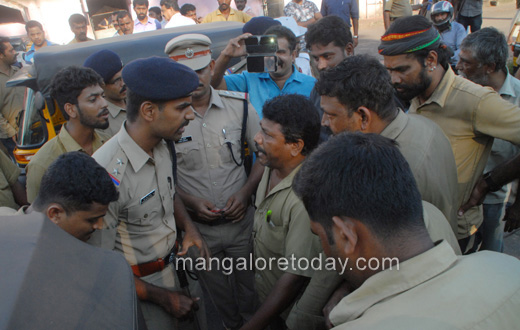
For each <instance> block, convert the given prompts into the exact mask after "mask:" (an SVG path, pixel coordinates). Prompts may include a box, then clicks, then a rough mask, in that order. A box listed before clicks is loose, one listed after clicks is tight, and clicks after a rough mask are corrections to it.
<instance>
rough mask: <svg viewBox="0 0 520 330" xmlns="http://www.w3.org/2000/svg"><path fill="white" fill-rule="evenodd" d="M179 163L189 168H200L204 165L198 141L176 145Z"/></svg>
mask: <svg viewBox="0 0 520 330" xmlns="http://www.w3.org/2000/svg"><path fill="white" fill-rule="evenodd" d="M175 153H176V155H177V165H179V166H182V167H183V168H185V169H189V170H200V169H201V168H202V167H203V164H202V155H201V151H200V146H199V144H198V143H197V142H196V141H189V142H183V143H179V144H176V145H175Z"/></svg>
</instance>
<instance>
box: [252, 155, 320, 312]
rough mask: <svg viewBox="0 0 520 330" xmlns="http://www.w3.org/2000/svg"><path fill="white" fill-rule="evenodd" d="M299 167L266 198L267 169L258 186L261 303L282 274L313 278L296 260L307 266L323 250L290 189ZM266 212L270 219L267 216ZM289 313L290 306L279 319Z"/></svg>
mask: <svg viewBox="0 0 520 330" xmlns="http://www.w3.org/2000/svg"><path fill="white" fill-rule="evenodd" d="M300 167H301V164H300V165H299V166H298V167H297V168H295V169H294V170H293V171H292V172H291V174H289V175H288V176H287V177H285V178H284V179H283V180H282V181H281V182H280V183H278V185H276V186H275V187H274V188H272V189H271V191H270V192H269V194H267V196H266V194H265V193H266V190H267V186H268V184H269V177H270V174H271V170H270V169H269V168H268V167H266V168H265V170H264V174H263V176H262V180H261V181H260V184H259V185H258V190H257V192H256V207H257V210H256V212H255V222H254V227H253V235H254V252H255V260H256V266H258V267H257V268H256V270H255V287H256V290H257V292H258V296H259V298H260V302H263V301H264V300H265V298H266V297H267V296H268V295H269V293H270V292H271V290H272V289H273V287H274V285H275V283H276V282H277V281H278V280H279V279H280V277H281V276H282V275H283V274H284V273H291V274H296V275H300V276H305V277H312V274H313V269H312V267H310V266H309V267H307V268H304V267H305V263H304V262H302V268H300V266H299V265H298V260H300V259H306V260H307V261H308V262H309V263H310V262H311V260H312V259H313V258H317V257H318V256H319V253H320V252H321V251H322V248H321V245H320V242H319V239H318V237H317V236H316V235H314V234H313V233H312V232H311V228H310V219H309V215H308V214H307V211H306V210H305V207H304V206H303V202H302V201H301V200H300V199H299V198H298V197H296V195H295V194H294V191H293V190H292V188H291V186H292V181H293V178H294V176H295V175H296V173H297V172H298V171H299V170H300ZM269 210H270V211H271V215H270V216H268V214H267V213H268V211H269ZM259 258H262V259H263V260H264V261H265V262H266V263H267V267H265V268H264V269H261V267H262V266H263V263H262V262H258V259H259ZM280 258H284V259H286V260H288V264H286V265H283V264H278V260H279V259H280ZM270 260H272V265H271V266H269V264H268V263H269V262H270ZM291 260H295V262H292V261H291ZM291 306H292V305H291ZM290 310H291V307H289V308H288V309H287V310H285V312H284V313H282V314H281V315H280V316H281V317H282V318H284V319H285V318H287V315H288V313H289V311H290Z"/></svg>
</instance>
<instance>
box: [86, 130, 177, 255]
mask: <svg viewBox="0 0 520 330" xmlns="http://www.w3.org/2000/svg"><path fill="white" fill-rule="evenodd" d="M92 157H94V159H95V160H96V161H97V162H98V163H99V164H100V165H101V166H103V167H104V168H106V170H107V172H108V173H109V174H110V176H111V177H112V180H113V181H114V184H115V185H116V186H117V188H118V191H119V199H118V200H117V201H116V202H112V203H110V205H109V207H108V212H107V214H106V216H105V223H106V228H104V229H102V230H98V231H96V232H95V233H94V234H93V235H92V238H91V239H90V240H89V243H90V244H92V245H95V246H99V247H102V248H105V249H110V250H116V251H119V252H121V253H123V254H124V256H125V258H126V260H127V261H128V263H129V264H130V265H136V264H142V263H146V262H150V261H154V260H157V259H158V258H164V257H165V256H166V255H167V254H168V253H169V252H170V250H171V249H172V248H173V246H174V245H175V239H176V227H175V218H174V215H173V198H174V194H175V188H174V186H173V174H172V161H171V155H170V151H169V149H168V147H167V145H166V142H164V141H163V140H162V141H161V142H160V143H159V144H158V145H157V146H155V148H154V149H153V158H152V157H150V156H149V155H148V154H147V153H146V152H145V151H144V150H143V149H141V147H139V145H138V144H137V143H136V142H135V141H134V140H133V139H132V138H131V137H130V135H128V133H127V131H126V129H125V128H124V126H123V127H122V128H121V130H120V131H119V132H118V133H117V134H116V135H115V136H114V137H113V138H112V139H110V140H109V141H108V142H107V143H105V145H103V146H102V147H101V148H100V149H99V150H98V151H96V153H94V155H93V156H92Z"/></svg>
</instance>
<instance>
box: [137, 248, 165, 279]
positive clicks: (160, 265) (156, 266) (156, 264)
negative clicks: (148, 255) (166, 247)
mask: <svg viewBox="0 0 520 330" xmlns="http://www.w3.org/2000/svg"><path fill="white" fill-rule="evenodd" d="M174 256H175V253H174V252H170V253H169V254H168V255H167V256H166V257H164V258H159V259H157V260H154V261H150V262H145V263H143V264H139V265H133V266H132V272H133V273H134V275H135V276H137V277H144V276H148V275H151V274H153V273H157V272H160V271H161V270H163V269H164V268H166V266H168V265H169V264H170V263H171V262H172V261H173V260H174V259H175V258H174Z"/></svg>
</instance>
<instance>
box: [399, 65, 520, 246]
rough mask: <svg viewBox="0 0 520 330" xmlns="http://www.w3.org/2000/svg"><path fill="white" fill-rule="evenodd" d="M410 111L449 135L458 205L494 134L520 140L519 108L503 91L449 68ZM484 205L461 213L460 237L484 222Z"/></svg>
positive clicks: (480, 168) (474, 178)
mask: <svg viewBox="0 0 520 330" xmlns="http://www.w3.org/2000/svg"><path fill="white" fill-rule="evenodd" d="M409 111H410V113H418V114H421V115H423V116H425V117H427V118H429V119H431V120H433V121H434V122H436V123H437V124H438V125H439V126H440V127H441V128H442V130H443V131H444V134H446V136H447V137H448V139H449V140H450V143H451V147H452V149H453V154H454V155H455V163H456V164H457V175H458V182H459V199H458V206H460V205H462V204H463V203H465V202H466V201H467V200H468V199H469V197H470V195H471V191H472V190H473V187H474V186H475V183H476V182H477V180H478V178H479V177H480V176H481V175H482V172H483V171H484V167H485V165H486V162H487V159H488V156H489V153H490V151H491V145H492V144H493V138H494V137H495V138H499V139H503V140H507V141H510V142H513V143H516V144H520V109H519V108H518V107H517V106H516V105H513V104H511V103H509V102H507V101H505V100H503V99H502V98H501V97H500V95H498V94H497V93H496V92H494V91H493V90H491V89H490V88H485V87H482V86H480V85H477V84H474V83H472V82H471V81H469V80H467V79H464V78H462V77H459V76H455V74H454V73H453V71H452V70H451V68H448V71H446V74H445V75H444V77H443V78H442V80H441V82H440V83H439V86H437V89H435V91H434V92H433V94H432V95H431V96H430V98H429V99H428V100H427V101H426V102H424V104H419V100H418V98H414V99H413V100H412V102H411V104H410V110H409ZM482 220H483V216H482V207H474V208H471V209H469V210H468V211H467V212H466V213H465V214H464V216H462V217H459V221H458V225H459V230H458V235H457V236H458V238H459V239H462V238H465V237H468V236H470V235H472V234H474V233H475V232H476V231H477V228H478V227H479V226H480V224H481V223H482Z"/></svg>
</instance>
